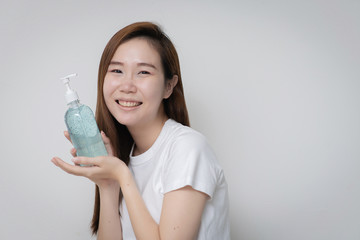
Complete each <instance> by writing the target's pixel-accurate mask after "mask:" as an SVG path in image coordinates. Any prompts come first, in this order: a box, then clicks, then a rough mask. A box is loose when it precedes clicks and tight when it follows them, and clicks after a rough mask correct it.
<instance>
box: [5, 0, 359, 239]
mask: <svg viewBox="0 0 360 240" xmlns="http://www.w3.org/2000/svg"><path fill="white" fill-rule="evenodd" d="M359 12H360V2H359V1H350V0H346V1H340V0H339V1H333V0H330V1H320V0H314V1H310V0H301V1H300V0H299V1H285V0H284V1H278V0H275V1H251V0H247V1H243V0H238V1H205V0H203V1H176V2H173V1H145V0H143V1H95V0H89V1H45V0H44V1H39V0H33V1H26V0H14V1H12V0H5V1H4V0H2V1H1V7H0V34H1V37H0V70H1V72H0V73H1V80H0V102H1V124H0V131H1V134H0V141H1V153H2V157H1V167H0V194H1V195H0V216H1V217H0V239H38V240H39V239H52V240H56V239H91V234H90V229H89V224H90V220H91V216H92V207H93V195H94V185H93V184H92V183H91V182H90V181H89V180H87V179H85V178H79V177H74V176H71V175H67V174H66V173H64V172H62V171H61V170H59V169H58V168H56V167H55V166H54V165H53V164H52V163H51V162H50V159H51V158H52V157H53V156H60V157H62V158H63V159H65V160H67V161H70V158H71V156H70V154H69V150H70V147H71V145H70V144H69V143H68V142H67V141H66V139H65V138H64V137H63V130H65V124H64V120H63V115H64V112H65V110H66V104H65V101H64V87H63V85H62V83H61V82H60V80H59V78H60V77H63V76H65V75H67V74H69V73H73V72H77V73H78V74H79V76H78V77H77V78H76V79H74V80H73V82H72V86H73V87H74V88H75V89H76V90H77V91H78V93H79V96H80V98H81V100H82V102H83V103H86V104H87V105H89V106H91V107H92V108H93V109H94V110H95V103H96V91H97V86H96V84H97V83H96V82H97V69H98V64H99V60H100V56H101V53H102V51H103V49H104V47H105V45H106V43H107V41H108V40H109V39H110V37H111V36H112V35H113V34H114V33H115V32H116V31H117V30H119V29H120V28H122V27H124V26H126V25H128V24H130V23H132V22H135V21H154V22H156V23H158V24H160V25H161V26H162V27H163V29H164V30H165V32H166V33H167V34H168V35H169V36H170V38H171V39H172V40H173V42H174V44H175V45H176V47H177V50H178V53H179V57H180V61H181V67H182V75H183V81H184V88H185V95H186V99H187V104H188V108H189V113H190V119H191V123H192V127H193V128H195V129H197V130H198V131H200V132H202V133H203V134H204V135H205V136H207V137H208V139H209V141H210V143H211V145H212V147H213V148H214V150H215V152H216V153H217V156H218V158H219V161H220V164H221V165H222V166H223V168H224V170H225V174H226V177H227V181H228V184H229V192H230V204H231V205H230V206H231V213H230V214H231V228H232V229H231V232H232V239H244V240H304V239H306V240H339V239H346V240H358V239H360V204H359V203H360V161H359V160H360V94H359V93H360V67H359V63H360V44H359V43H360V14H359ZM214 221H216V219H215V220H214Z"/></svg>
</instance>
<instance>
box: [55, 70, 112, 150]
mask: <svg viewBox="0 0 360 240" xmlns="http://www.w3.org/2000/svg"><path fill="white" fill-rule="evenodd" d="M75 76H77V74H76V73H74V74H70V75H68V76H66V77H63V78H61V80H62V82H63V83H64V84H65V87H66V93H65V100H66V103H67V105H68V106H69V109H68V110H67V111H66V113H65V124H66V127H67V129H68V132H69V134H70V138H71V141H72V144H73V146H74V147H75V149H76V154H77V156H86V157H97V156H107V155H108V153H107V151H106V148H105V145H104V142H103V141H102V138H101V134H100V132H99V128H98V126H97V124H96V120H95V117H94V113H93V111H92V110H91V108H90V107H88V106H86V105H84V104H81V103H80V100H79V96H78V94H77V93H76V91H74V90H73V89H71V87H70V78H72V77H75Z"/></svg>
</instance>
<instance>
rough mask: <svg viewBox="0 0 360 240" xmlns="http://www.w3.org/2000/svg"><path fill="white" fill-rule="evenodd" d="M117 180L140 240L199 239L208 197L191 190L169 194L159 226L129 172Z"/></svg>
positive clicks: (186, 189)
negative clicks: (198, 235) (198, 234)
mask: <svg viewBox="0 0 360 240" xmlns="http://www.w3.org/2000/svg"><path fill="white" fill-rule="evenodd" d="M118 176H119V177H118V181H119V183H120V185H121V189H122V192H123V196H124V200H125V202H126V206H127V209H128V212H129V216H130V221H131V224H132V226H133V230H134V233H135V235H136V238H137V239H138V240H142V239H146V240H148V239H149V240H152V239H162V240H164V239H165V240H166V239H172V240H176V239H181V240H187V239H189V240H190V239H196V237H197V233H198V230H199V227H200V223H201V216H202V212H203V210H204V206H205V204H206V200H207V199H208V198H209V197H208V195H206V194H205V193H202V192H199V191H196V190H194V189H193V188H192V187H190V186H186V187H183V188H181V189H178V190H175V191H171V192H169V193H166V194H165V196H164V200H163V205H162V211H161V218H160V224H157V223H156V222H155V221H154V219H153V218H152V217H151V215H150V213H149V211H148V209H147V207H146V205H145V203H144V201H143V199H142V197H141V195H140V193H139V191H138V189H137V186H136V184H135V181H134V179H133V177H132V175H131V173H130V171H127V170H126V171H123V172H122V173H120V174H119V175H118Z"/></svg>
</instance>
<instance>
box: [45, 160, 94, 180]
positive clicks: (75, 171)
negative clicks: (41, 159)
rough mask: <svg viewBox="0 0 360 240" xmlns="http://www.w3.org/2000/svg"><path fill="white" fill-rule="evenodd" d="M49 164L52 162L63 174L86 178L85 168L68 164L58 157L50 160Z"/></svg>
mask: <svg viewBox="0 0 360 240" xmlns="http://www.w3.org/2000/svg"><path fill="white" fill-rule="evenodd" d="M51 162H53V163H54V164H55V165H56V166H57V167H59V168H61V169H62V170H64V171H65V172H67V173H69V174H72V175H75V176H86V175H87V174H88V173H87V171H86V170H87V169H86V168H84V167H80V166H74V165H71V164H68V163H66V162H64V161H63V160H61V159H60V158H58V157H54V158H53V159H51Z"/></svg>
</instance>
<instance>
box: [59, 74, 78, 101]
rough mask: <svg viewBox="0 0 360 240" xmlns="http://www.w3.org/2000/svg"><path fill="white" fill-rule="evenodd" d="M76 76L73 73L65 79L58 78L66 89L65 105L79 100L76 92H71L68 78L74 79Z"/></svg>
mask: <svg viewBox="0 0 360 240" xmlns="http://www.w3.org/2000/svg"><path fill="white" fill-rule="evenodd" d="M76 76H77V73H73V74H70V75H67V76H66V77H63V78H60V79H61V80H62V82H63V83H64V85H65V87H66V93H65V100H66V103H67V104H69V103H71V102H73V101H76V100H79V96H78V94H77V93H76V91H74V90H72V89H71V87H70V78H72V77H76Z"/></svg>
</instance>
